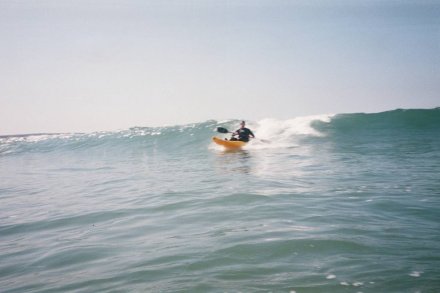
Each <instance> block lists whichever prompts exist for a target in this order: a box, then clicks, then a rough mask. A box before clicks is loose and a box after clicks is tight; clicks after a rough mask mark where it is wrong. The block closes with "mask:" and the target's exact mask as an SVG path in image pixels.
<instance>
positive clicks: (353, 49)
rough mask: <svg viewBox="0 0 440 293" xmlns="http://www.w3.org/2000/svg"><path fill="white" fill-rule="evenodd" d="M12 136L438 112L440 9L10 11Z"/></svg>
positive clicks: (1, 120) (303, 5)
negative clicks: (397, 110) (416, 110)
mask: <svg viewBox="0 0 440 293" xmlns="http://www.w3.org/2000/svg"><path fill="white" fill-rule="evenodd" d="M0 42H1V43H0V134H13V133H31V132H70V131H95V130H114V129H123V128H128V127H131V126H158V125H165V124H166V125H174V124H182V123H189V122H201V121H205V120H208V119H228V118H237V119H251V120H258V119H262V118H279V119H287V118H293V117H297V116H304V115H312V114H325V113H342V112H378V111H384V110H391V109H395V108H433V107H437V106H440V2H439V1H392V0H389V1H310V0H307V1H306V0H304V1H294V0H292V1H274V0H267V1H261V0H260V1H259V0H252V1H251V0H230V1H220V0H218V1H214V0H206V1H202V0H198V1H196V0H193V1H189V0H188V1H186V0H178V1H177V0H176V1H171V0H158V1H147V0H118V1H115V0H84V1H83V0H38V1H36V0H35V1H34V0H0Z"/></svg>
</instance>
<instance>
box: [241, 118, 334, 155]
mask: <svg viewBox="0 0 440 293" xmlns="http://www.w3.org/2000/svg"><path fill="white" fill-rule="evenodd" d="M332 116H333V115H332V114H325V115H314V116H304V117H297V118H292V119H287V120H279V119H272V118H267V119H263V120H260V121H258V122H249V128H250V129H252V131H253V132H254V133H255V135H256V137H257V138H256V139H254V140H252V141H251V143H249V144H248V146H247V147H248V148H252V149H261V148H283V147H295V146H298V138H300V137H304V136H322V135H323V134H322V133H320V132H319V131H317V130H316V129H314V128H313V127H312V122H313V121H317V120H319V121H323V122H330V120H331V117H332Z"/></svg>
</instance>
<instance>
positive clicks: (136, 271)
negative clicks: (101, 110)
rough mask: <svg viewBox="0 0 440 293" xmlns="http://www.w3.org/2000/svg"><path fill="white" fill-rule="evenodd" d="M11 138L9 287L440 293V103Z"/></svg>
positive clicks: (1, 159) (2, 199) (2, 233)
mask: <svg viewBox="0 0 440 293" xmlns="http://www.w3.org/2000/svg"><path fill="white" fill-rule="evenodd" d="M238 124H239V121H238V120H228V121H216V120H209V121H205V122H202V123H194V124H188V125H177V126H166V127H133V128H130V129H126V130H121V131H113V132H94V133H58V134H29V135H9V136H1V137H0V291H1V292H4V293H5V292H8V293H12V292H20V293H21V292H288V293H306V292H307V293H310V292H354V293H356V292H363V293H367V292H375V293H377V292H386V293H390V292H412V293H416V292H433V293H434V292H440V108H435V109H407V110H402V109H397V110H392V111H387V112H382V113H370V114H365V113H352V114H337V115H318V116H308V117H297V118H292V119H287V120H279V119H264V120H260V121H248V127H249V128H251V129H252V130H253V131H254V133H255V135H256V136H257V138H256V139H254V140H253V141H251V142H250V143H249V144H248V145H247V146H246V147H245V148H244V149H242V150H238V151H225V150H223V149H221V148H220V147H219V146H216V145H214V144H213V143H212V142H211V137H212V136H214V135H217V136H221V137H225V135H224V134H219V133H216V132H215V129H216V127H224V128H227V129H230V130H235V129H236V128H238V126H239V125H238Z"/></svg>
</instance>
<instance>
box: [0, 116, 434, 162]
mask: <svg viewBox="0 0 440 293" xmlns="http://www.w3.org/2000/svg"><path fill="white" fill-rule="evenodd" d="M219 126H221V127H225V128H228V129H229V130H235V129H236V128H238V126H239V120H227V121H216V120H208V121H205V122H201V123H192V124H185V125H177V126H164V127H132V128H130V129H126V130H121V131H105V132H93V133H56V134H47V133H43V134H28V135H8V136H0V155H3V156H4V155H14V154H20V153H27V152H31V153H32V152H51V151H75V150H90V149H94V150H97V149H98V150H99V149H100V148H104V149H105V150H107V151H108V150H115V151H117V152H121V151H127V150H129V149H137V148H143V149H145V148H154V149H157V150H161V151H175V150H184V149H185V148H187V147H191V148H192V149H194V148H195V149H206V148H207V146H209V145H210V138H211V136H214V135H220V136H224V137H225V135H221V134H218V133H216V132H215V128H216V127H219ZM248 127H249V128H251V129H252V130H253V131H254V132H255V134H256V136H257V139H256V140H254V141H253V142H252V143H251V144H249V148H268V147H269V148H274V147H275V148H276V147H292V146H295V145H297V144H299V143H301V139H303V138H310V137H329V136H330V137H332V136H341V135H343V136H354V137H356V136H358V135H363V136H368V135H369V136H372V135H374V136H375V138H374V139H375V140H380V139H381V138H380V137H379V136H380V135H382V136H389V135H390V134H396V133H401V134H402V133H403V134H405V133H408V132H411V133H413V132H417V131H418V132H420V131H422V132H426V131H431V132H432V131H434V132H437V133H438V132H439V131H440V108H435V109H408V110H402V109H397V110H393V111H387V112H381V113H372V114H366V113H351V114H336V115H334V114H325V115H315V116H305V117H296V118H292V119H286V120H280V119H273V118H268V119H263V120H260V121H248ZM367 134H368V135H367ZM261 140H264V141H266V142H267V141H270V142H271V143H270V144H267V143H261Z"/></svg>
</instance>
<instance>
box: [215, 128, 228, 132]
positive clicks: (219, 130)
mask: <svg viewBox="0 0 440 293" xmlns="http://www.w3.org/2000/svg"><path fill="white" fill-rule="evenodd" d="M217 132H220V133H229V131H228V130H227V129H226V128H223V127H217Z"/></svg>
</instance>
